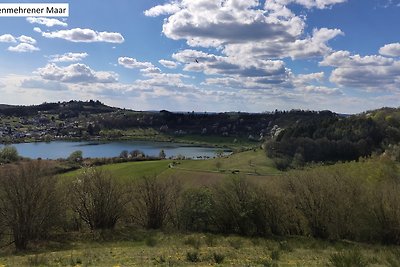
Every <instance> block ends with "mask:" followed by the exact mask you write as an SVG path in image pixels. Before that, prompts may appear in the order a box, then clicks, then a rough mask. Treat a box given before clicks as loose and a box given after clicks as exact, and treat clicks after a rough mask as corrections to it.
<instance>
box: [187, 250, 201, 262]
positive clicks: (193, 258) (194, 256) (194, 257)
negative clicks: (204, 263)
mask: <svg viewBox="0 0 400 267" xmlns="http://www.w3.org/2000/svg"><path fill="white" fill-rule="evenodd" d="M186 260H187V261H189V262H199V261H200V255H199V252H198V251H197V250H195V251H188V252H187V253H186Z"/></svg>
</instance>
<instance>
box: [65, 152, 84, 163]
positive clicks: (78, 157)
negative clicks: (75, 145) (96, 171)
mask: <svg viewBox="0 0 400 267" xmlns="http://www.w3.org/2000/svg"><path fill="white" fill-rule="evenodd" d="M82 159H83V152H82V151H81V150H77V151H74V152H72V153H71V154H70V155H69V156H68V158H67V160H68V161H69V162H71V163H76V162H81V161H82Z"/></svg>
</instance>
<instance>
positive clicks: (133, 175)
mask: <svg viewBox="0 0 400 267" xmlns="http://www.w3.org/2000/svg"><path fill="white" fill-rule="evenodd" d="M171 162H172V161H170V160H158V161H136V162H124V163H118V164H108V165H104V166H100V167H98V168H101V169H103V170H106V171H109V172H111V173H112V174H113V175H114V176H115V177H118V178H119V179H121V180H128V179H137V178H141V177H143V176H158V175H160V174H161V173H162V172H164V171H166V170H168V165H169V164H170V163H171ZM80 172H81V170H76V171H72V172H68V173H66V174H63V175H62V177H74V176H76V175H77V174H79V173H80Z"/></svg>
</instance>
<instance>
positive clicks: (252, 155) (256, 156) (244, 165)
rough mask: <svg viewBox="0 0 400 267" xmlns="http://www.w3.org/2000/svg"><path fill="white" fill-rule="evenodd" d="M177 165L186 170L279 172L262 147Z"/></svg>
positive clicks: (260, 173) (244, 172)
mask: <svg viewBox="0 0 400 267" xmlns="http://www.w3.org/2000/svg"><path fill="white" fill-rule="evenodd" d="M218 162H219V163H218ZM178 167H179V168H182V169H187V170H195V171H214V172H221V173H232V171H239V173H242V174H250V175H274V174H279V173H280V172H279V171H278V170H277V169H276V168H274V167H273V165H272V161H271V159H269V158H268V157H267V156H266V154H265V152H264V150H262V149H255V150H250V151H245V152H240V153H235V154H232V155H231V156H229V157H223V158H216V159H210V160H187V161H182V163H181V164H180V165H179V166H178Z"/></svg>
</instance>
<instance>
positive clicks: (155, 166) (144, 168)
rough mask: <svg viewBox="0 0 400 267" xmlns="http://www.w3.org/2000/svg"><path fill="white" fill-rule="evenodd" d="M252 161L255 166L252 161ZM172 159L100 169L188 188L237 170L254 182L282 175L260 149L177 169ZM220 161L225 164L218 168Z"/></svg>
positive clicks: (183, 163) (184, 164)
mask: <svg viewBox="0 0 400 267" xmlns="http://www.w3.org/2000/svg"><path fill="white" fill-rule="evenodd" d="M250 161H251V166H250V164H249V162H250ZM171 162H172V161H171V160H160V161H140V162H127V163H119V164H110V165H104V166H101V167H100V168H102V169H104V170H107V171H110V172H111V173H112V174H113V175H114V176H115V177H118V178H120V179H121V180H127V179H137V178H140V177H143V176H162V177H173V178H175V179H180V180H181V181H182V182H185V183H188V185H208V184H210V183H214V182H217V181H219V180H220V179H222V178H224V177H226V176H227V175H232V171H233V170H239V174H240V175H241V174H248V176H249V177H250V178H251V179H266V178H268V177H270V176H271V175H277V174H279V173H280V172H279V171H277V170H276V169H275V168H273V167H272V163H271V161H270V160H269V159H268V158H267V157H266V156H265V153H264V152H263V151H262V150H261V149H258V150H256V151H253V150H251V151H246V152H241V153H237V154H233V155H231V156H229V157H224V158H219V159H209V160H183V161H179V162H180V164H178V165H176V167H175V168H173V169H170V168H169V167H168V166H169V164H170V163H171ZM216 162H220V163H221V169H220V170H218V169H217V165H216ZM79 172H80V170H77V171H73V172H69V173H66V174H63V175H62V177H65V178H71V177H74V176H75V175H77V174H78V173H79Z"/></svg>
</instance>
